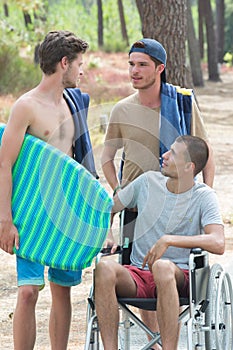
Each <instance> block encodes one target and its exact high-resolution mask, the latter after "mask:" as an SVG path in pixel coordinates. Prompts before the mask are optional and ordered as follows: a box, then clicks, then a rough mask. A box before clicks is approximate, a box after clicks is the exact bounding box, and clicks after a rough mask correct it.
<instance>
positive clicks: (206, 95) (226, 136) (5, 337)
mask: <svg viewBox="0 0 233 350" xmlns="http://www.w3.org/2000/svg"><path fill="white" fill-rule="evenodd" d="M221 79H222V81H221V82H219V83H210V82H208V81H205V87H204V88H198V89H196V95H197V99H198V102H199V105H200V109H201V111H202V114H203V118H204V121H205V124H206V128H207V130H208V132H209V135H210V138H211V141H212V145H213V149H214V153H215V161H216V176H215V184H214V188H215V190H216V191H217V195H218V198H219V202H220V206H221V212H222V216H223V219H224V223H225V232H226V243H227V244H226V252H225V254H224V255H223V256H220V257H215V256H210V261H211V263H213V262H215V261H218V262H220V263H221V264H222V265H223V266H225V267H227V268H228V269H229V266H231V267H230V269H231V271H232V270H233V269H232V265H233V254H232V253H233V191H232V188H233V176H232V170H233V137H232V135H233V92H232V86H233V71H232V70H231V71H230V70H226V69H222V71H221ZM6 101H7V103H8V104H9V103H11V99H10V100H9V98H4V97H2V98H0V110H1V108H4V103H6ZM9 101H10V102H9ZM100 153H101V147H98V148H96V149H95V157H96V163H97V168H98V171H99V174H100V181H101V182H102V184H103V185H104V186H106V187H107V184H106V182H105V181H104V178H103V174H102V173H101V170H100V165H99V156H100ZM92 268H93V267H91V268H88V269H86V270H85V271H84V272H83V282H82V283H81V284H80V285H79V286H77V287H73V288H72V301H73V317H72V325H71V332H70V340H69V346H68V349H69V350H74V349H76V350H77V349H83V344H84V341H85V326H86V307H87V296H88V293H89V289H90V286H91V283H92ZM16 297H17V287H16V274H15V257H14V256H9V255H8V254H6V253H4V252H3V251H0V350H12V349H13V342H12V315H13V313H14V308H15V304H16ZM50 302H51V297H50V291H49V286H48V283H47V284H46V287H45V288H44V290H43V291H42V292H41V293H40V296H39V301H38V304H37V309H36V315H37V325H38V328H37V341H36V346H35V349H36V350H47V349H49V348H50V346H49V336H48V318H49V309H50ZM223 350H224V349H223Z"/></svg>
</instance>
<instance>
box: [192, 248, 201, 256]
mask: <svg viewBox="0 0 233 350" xmlns="http://www.w3.org/2000/svg"><path fill="white" fill-rule="evenodd" d="M202 252H203V249H202V248H192V249H191V250H190V253H193V254H194V255H196V254H201V253H202Z"/></svg>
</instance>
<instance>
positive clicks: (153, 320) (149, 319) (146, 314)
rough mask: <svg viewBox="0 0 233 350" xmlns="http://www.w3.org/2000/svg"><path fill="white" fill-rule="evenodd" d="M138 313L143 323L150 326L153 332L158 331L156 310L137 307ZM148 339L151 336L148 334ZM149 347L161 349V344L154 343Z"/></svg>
mask: <svg viewBox="0 0 233 350" xmlns="http://www.w3.org/2000/svg"><path fill="white" fill-rule="evenodd" d="M139 313H140V316H141V319H142V321H143V322H144V323H145V325H146V326H147V327H148V328H150V329H151V330H152V331H153V332H159V325H158V320H157V312H156V311H147V310H142V309H139ZM148 340H151V337H150V336H148ZM151 349H154V350H161V349H162V348H161V346H160V345H159V344H154V345H153V346H152V347H151Z"/></svg>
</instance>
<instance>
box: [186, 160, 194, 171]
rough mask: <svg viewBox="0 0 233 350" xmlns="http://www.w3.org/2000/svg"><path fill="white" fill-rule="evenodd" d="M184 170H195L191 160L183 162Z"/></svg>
mask: <svg viewBox="0 0 233 350" xmlns="http://www.w3.org/2000/svg"><path fill="white" fill-rule="evenodd" d="M185 170H187V171H190V170H192V172H194V170H195V164H194V163H193V162H187V163H186V164H185Z"/></svg>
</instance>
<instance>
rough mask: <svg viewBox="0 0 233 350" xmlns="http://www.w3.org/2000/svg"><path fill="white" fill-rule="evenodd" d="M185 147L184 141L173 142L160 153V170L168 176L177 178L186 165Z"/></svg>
mask: <svg viewBox="0 0 233 350" xmlns="http://www.w3.org/2000/svg"><path fill="white" fill-rule="evenodd" d="M187 156H188V155H187V148H186V145H185V143H184V142H174V143H173V144H172V145H171V148H170V150H169V151H167V152H166V153H164V154H163V155H162V157H163V163H162V169H161V172H162V174H163V175H164V176H168V177H170V178H176V179H177V178H179V177H181V176H182V175H183V173H184V172H185V168H186V166H187Z"/></svg>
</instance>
